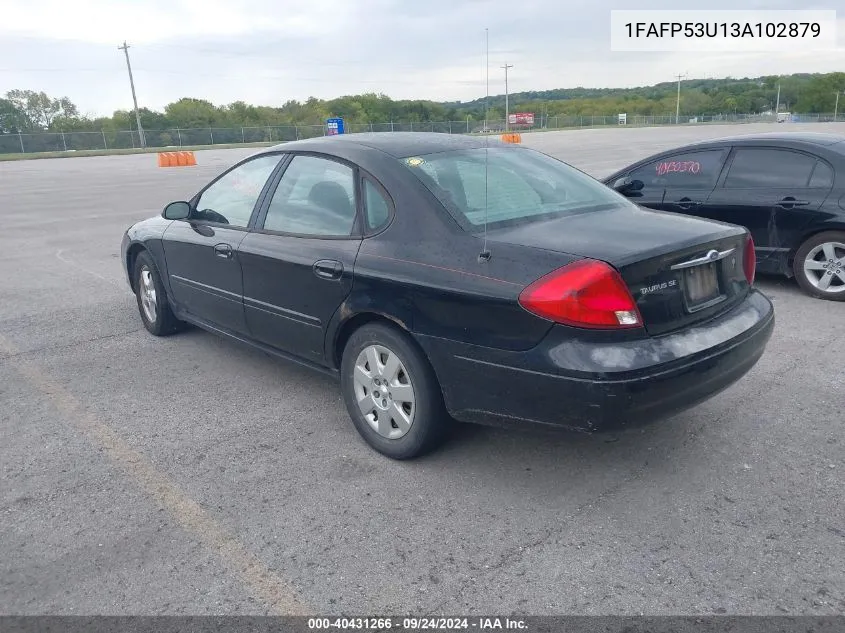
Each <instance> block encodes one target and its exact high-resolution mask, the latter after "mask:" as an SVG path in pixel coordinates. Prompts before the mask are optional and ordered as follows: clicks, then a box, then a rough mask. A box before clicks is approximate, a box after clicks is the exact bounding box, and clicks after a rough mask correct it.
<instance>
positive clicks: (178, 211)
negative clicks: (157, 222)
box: [161, 201, 191, 220]
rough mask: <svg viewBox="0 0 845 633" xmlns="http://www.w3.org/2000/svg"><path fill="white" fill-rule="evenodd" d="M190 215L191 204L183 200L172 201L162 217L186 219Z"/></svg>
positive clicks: (166, 218)
mask: <svg viewBox="0 0 845 633" xmlns="http://www.w3.org/2000/svg"><path fill="white" fill-rule="evenodd" d="M190 215H191V205H190V204H188V203H187V202H183V201H179V202H171V203H170V204H168V205H167V206H166V207H164V211H162V212H161V217H163V218H164V219H165V220H184V219H186V218H187V217H188V216H190Z"/></svg>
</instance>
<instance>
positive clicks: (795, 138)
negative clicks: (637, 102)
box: [686, 132, 845, 149]
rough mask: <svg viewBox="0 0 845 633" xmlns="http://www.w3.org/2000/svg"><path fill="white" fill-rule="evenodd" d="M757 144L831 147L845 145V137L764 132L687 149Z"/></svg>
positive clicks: (719, 139) (822, 134)
mask: <svg viewBox="0 0 845 633" xmlns="http://www.w3.org/2000/svg"><path fill="white" fill-rule="evenodd" d="M757 142H763V143H772V142H774V143H784V144H791V143H794V144H803V145H821V146H830V145H836V144H837V143H845V136H843V135H841V134H827V133H822V132H763V133H758V134H738V135H734V136H724V137H721V138H714V139H707V140H704V141H698V142H696V143H691V144H689V145H687V146H686V147H702V146H705V145H724V144H725V143H733V144H745V143H748V144H754V143H757ZM843 148H844V149H845V146H843ZM837 149H839V148H837Z"/></svg>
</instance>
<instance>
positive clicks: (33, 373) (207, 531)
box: [0, 334, 313, 615]
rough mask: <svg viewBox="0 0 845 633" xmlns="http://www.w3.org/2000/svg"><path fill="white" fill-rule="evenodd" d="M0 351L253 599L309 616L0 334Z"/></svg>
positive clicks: (286, 589) (280, 583)
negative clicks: (234, 575) (222, 564)
mask: <svg viewBox="0 0 845 633" xmlns="http://www.w3.org/2000/svg"><path fill="white" fill-rule="evenodd" d="M0 352H2V353H4V354H5V355H6V358H5V360H6V361H7V362H9V363H10V364H11V365H12V366H13V367H14V368H15V369H16V370H17V371H18V373H20V374H21V376H23V377H24V378H25V379H26V380H27V381H29V383H30V384H31V385H32V386H33V387H35V388H36V389H37V390H38V391H40V392H41V393H42V394H44V396H45V397H47V398H48V399H49V400H50V401H51V402H52V403H53V405H54V406H55V407H56V409H58V410H59V411H60V412H61V413H62V414H64V415H65V416H66V422H68V423H70V424H72V425H73V426H74V427H75V428H76V429H78V430H79V431H81V432H82V433H83V434H84V435H85V436H86V437H87V438H88V440H89V441H90V442H91V443H92V444H93V445H94V446H95V447H97V448H100V449H102V450H103V451H104V452H105V453H106V455H108V457H109V458H110V459H111V460H112V461H113V462H114V463H116V464H117V465H118V466H119V467H120V468H122V469H123V470H124V471H125V472H126V473H127V475H129V476H130V477H131V478H132V479H133V480H134V481H135V482H136V483H137V484H138V486H139V487H140V488H141V489H143V490H144V491H145V492H146V493H147V494H149V495H150V496H151V497H152V498H153V499H155V500H156V501H157V502H158V503H159V504H161V505H162V506H163V507H164V508H166V509H167V510H168V511H169V512H170V514H171V515H172V516H173V517H174V518H175V519H176V521H177V522H178V523H179V525H180V526H181V527H182V528H183V529H184V530H185V531H187V532H188V533H189V534H191V535H193V536H194V537H196V538H197V539H198V540H199V541H200V542H202V543H203V544H204V545H205V546H206V547H208V548H209V549H210V550H212V551H214V552H216V553H217V555H218V556H219V557H220V558H221V559H222V560H223V561H224V562H225V563H227V564H228V565H230V566H231V567H232V569H234V570H236V571H237V573H238V574H239V575H240V577H241V579H242V580H243V582H244V583H245V584H246V585H247V586H248V587H249V588H250V589H251V591H252V592H254V595H255V597H256V598H258V599H260V600H261V601H262V602H264V604H265V605H266V606H267V608H268V611H270V612H271V613H273V614H277V615H308V614H309V613H313V609H312V608H311V607H309V606H308V605H307V604H305V602H303V601H302V599H301V598H300V597H299V596H298V594H297V592H296V590H295V589H294V588H293V587H292V586H291V585H289V584H288V583H287V582H285V581H284V580H283V579H282V578H280V577H279V576H277V575H276V574H274V573H273V572H272V571H270V570H269V569H267V567H266V566H265V565H264V564H263V563H262V562H261V561H260V560H259V559H258V558H257V557H256V556H255V555H254V554H252V553H251V552H250V551H249V550H247V549H246V547H245V546H244V545H243V544H242V543H241V542H240V541H239V540H238V539H237V538H236V537H235V536H233V535H232V534H230V533H229V532H228V531H227V530H226V529H225V528H224V527H223V526H222V525H220V523H218V522H217V521H216V520H215V519H214V518H213V517H211V516H210V515H209V514H208V513H207V512H206V511H205V510H203V509H202V507H201V506H200V505H199V504H198V503H197V502H196V501H194V500H193V499H191V498H190V497H188V496H187V495H186V494H185V493H184V492H182V490H180V489H179V487H178V486H177V485H176V484H175V483H174V482H172V481H171V480H169V479H168V478H167V477H166V476H165V475H164V474H162V473H161V472H159V471H158V470H157V469H156V467H155V465H154V464H153V463H152V462H151V461H150V460H148V459H147V458H146V457H144V456H143V455H142V454H141V453H139V452H138V451H136V450H134V449H133V448H132V447H131V446H129V445H128V444H127V443H126V442H125V441H124V440H123V439H121V437H120V436H119V435H118V434H117V433H115V431H114V429H112V428H111V427H110V426H109V425H108V424H106V423H104V422H102V421H101V420H98V419H97V418H96V417H95V416H94V415H92V414H91V413H89V412H88V411H86V410H85V407H84V406H83V405H82V403H81V402H79V400H77V398H76V397H75V396H74V395H73V394H72V393H71V392H70V391H68V390H67V389H65V388H64V387H63V386H62V385H61V384H59V383H58V382H56V381H55V380H53V379H52V378H51V377H50V376H49V375H47V374H46V373H45V372H44V371H42V369H41V368H40V367H39V366H38V365H37V364H36V363H34V362H32V361H31V360H27V359H26V358H24V357H23V356H22V355H21V353H20V351H19V350H18V349H17V348H16V347H15V346H14V344H12V343H11V342H10V341H9V340H8V339H7V338H6V337H4V336H3V335H2V334H0Z"/></svg>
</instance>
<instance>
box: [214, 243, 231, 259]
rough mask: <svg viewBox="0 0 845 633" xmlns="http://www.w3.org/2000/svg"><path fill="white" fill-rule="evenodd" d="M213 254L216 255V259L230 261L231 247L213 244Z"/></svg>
mask: <svg viewBox="0 0 845 633" xmlns="http://www.w3.org/2000/svg"><path fill="white" fill-rule="evenodd" d="M214 254H215V255H217V257H222V258H223V259H232V255H233V251H232V247H231V246H229V245H228V244H215V245H214Z"/></svg>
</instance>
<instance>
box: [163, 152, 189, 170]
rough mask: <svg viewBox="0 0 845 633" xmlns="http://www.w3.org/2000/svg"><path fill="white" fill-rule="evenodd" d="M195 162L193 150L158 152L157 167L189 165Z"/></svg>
mask: <svg viewBox="0 0 845 633" xmlns="http://www.w3.org/2000/svg"><path fill="white" fill-rule="evenodd" d="M196 164H197V159H196V156H194V153H193V152H159V154H158V166H159V167H190V166H193V165H196Z"/></svg>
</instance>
